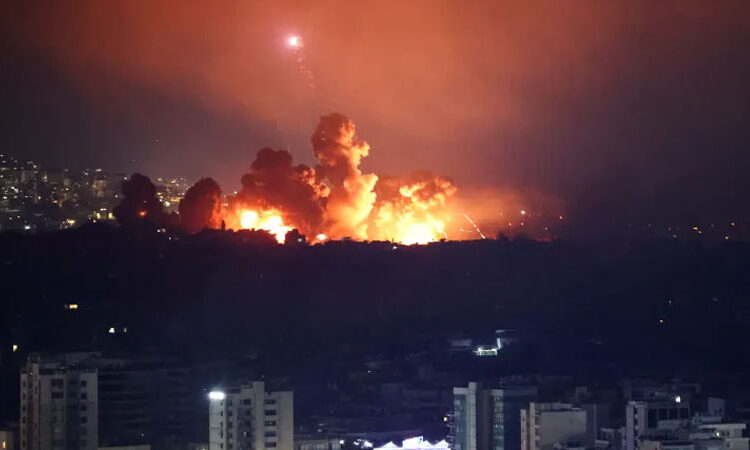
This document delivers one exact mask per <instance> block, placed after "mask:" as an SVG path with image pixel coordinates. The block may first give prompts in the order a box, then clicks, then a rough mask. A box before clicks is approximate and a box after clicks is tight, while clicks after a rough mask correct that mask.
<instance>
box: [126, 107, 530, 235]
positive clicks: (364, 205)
mask: <svg viewBox="0 0 750 450" xmlns="http://www.w3.org/2000/svg"><path fill="white" fill-rule="evenodd" d="M311 143H312V149H313V153H314V155H315V157H316V159H317V160H318V163H317V164H316V165H315V166H313V167H309V166H306V165H304V164H298V165H295V164H294V162H293V161H292V156H291V155H290V154H289V153H288V152H286V151H283V150H274V149H271V148H264V149H261V150H260V151H259V152H258V154H257V156H256V158H255V161H253V163H252V164H251V166H250V171H249V172H248V173H246V174H244V175H243V176H242V178H241V184H242V186H241V187H240V189H239V190H238V191H236V193H235V194H232V195H222V191H221V188H220V187H219V185H218V184H217V183H216V182H215V181H214V180H212V179H210V178H204V179H202V180H200V181H199V182H197V183H196V184H195V185H193V186H192V187H191V188H190V189H189V190H188V192H187V193H186V195H185V198H184V199H183V201H182V202H181V203H180V207H179V222H180V224H181V226H182V228H184V229H185V230H186V231H188V232H190V233H195V232H197V231H200V230H202V229H206V228H208V229H219V228H226V229H230V230H242V229H247V230H264V231H267V232H269V233H270V234H271V235H273V236H274V237H275V238H276V240H277V241H278V242H280V243H282V242H284V241H285V238H286V235H287V233H288V232H290V231H292V230H298V232H299V233H301V234H303V235H305V236H308V237H309V240H311V241H312V242H321V241H325V240H328V239H334V240H339V239H353V240H360V241H392V242H396V243H400V244H406V245H411V244H426V243H429V242H434V241H438V240H441V239H453V240H458V239H480V238H481V239H484V238H485V235H484V233H482V231H481V229H480V226H478V225H477V223H475V222H474V221H473V220H472V219H471V217H469V215H468V214H474V211H470V210H467V209H466V208H470V207H471V206H469V205H461V206H459V204H460V201H459V200H458V199H456V197H455V194H456V192H457V188H456V186H455V185H454V184H453V182H452V181H451V180H450V179H449V178H447V177H443V176H437V175H434V174H431V173H429V172H426V171H418V172H414V173H412V174H410V175H407V176H378V175H376V174H373V173H363V171H362V170H361V168H360V164H361V162H362V160H363V159H364V158H366V157H367V155H368V154H369V152H370V146H369V145H368V144H367V142H365V141H363V140H360V139H359V138H358V137H357V134H356V128H355V125H354V123H353V122H352V121H351V120H349V119H348V118H347V117H346V116H344V115H342V114H338V113H332V114H329V115H327V116H323V117H322V118H321V119H320V122H319V123H318V126H317V127H316V128H315V131H314V132H313V135H312V137H311ZM141 178H145V177H143V176H141V175H138V176H134V178H133V180H134V181H138V182H139V186H140V185H143V184H148V183H144V181H143V180H141ZM146 180H147V178H146ZM131 184H132V183H131ZM124 187H126V186H124ZM127 187H128V188H129V189H128V190H127V192H125V191H124V193H125V194H126V195H125V199H124V200H123V204H125V205H126V206H127V208H125V207H121V208H120V209H119V211H121V212H128V211H136V212H137V213H138V214H139V216H138V217H133V218H132V219H133V220H138V219H143V218H150V219H152V220H154V219H155V218H157V219H158V218H159V217H161V212H160V210H159V209H158V208H155V207H154V201H156V202H157V203H158V200H155V199H154V198H152V197H153V196H152V195H149V193H150V192H151V190H149V189H148V186H145V187H144V186H140V187H139V188H138V189H133V188H132V187H131V186H129V185H128V186H127ZM130 191H134V193H132V194H130V195H128V193H129V192H130ZM140 193H144V195H136V194H140ZM483 197H487V196H486V195H484V196H483ZM472 203H473V204H476V203H478V202H476V201H472ZM464 206H466V208H465V207H464ZM481 209H482V211H483V212H484V211H487V210H494V209H496V208H495V205H493V206H492V207H489V208H487V207H482V208H481ZM496 213H497V214H499V215H498V217H500V220H503V221H504V220H506V219H505V218H504V217H501V216H503V213H502V212H501V211H497V212H495V211H493V212H492V214H496ZM521 215H522V216H523V220H527V219H528V217H526V216H527V213H526V210H521ZM173 219H174V218H173ZM118 220H120V222H121V223H129V222H132V221H133V220H130V219H128V218H127V217H122V218H121V217H118ZM159 222H161V221H159ZM509 225H512V224H510V223H509ZM520 225H521V226H523V225H524V222H523V221H520Z"/></svg>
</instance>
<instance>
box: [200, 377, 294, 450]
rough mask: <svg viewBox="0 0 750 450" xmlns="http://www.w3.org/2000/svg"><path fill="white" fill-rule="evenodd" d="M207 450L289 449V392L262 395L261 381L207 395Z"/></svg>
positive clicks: (291, 414) (291, 443) (291, 432)
mask: <svg viewBox="0 0 750 450" xmlns="http://www.w3.org/2000/svg"><path fill="white" fill-rule="evenodd" d="M208 433H209V434H208V441H209V443H208V448H209V450H251V449H252V450H293V448H294V404H293V397H292V392H288V391H284V392H266V391H265V385H264V383H263V382H262V381H255V382H252V383H250V384H243V385H240V386H233V387H229V388H227V389H223V390H214V391H211V393H210V394H209V430H208Z"/></svg>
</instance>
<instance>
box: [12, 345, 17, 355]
mask: <svg viewBox="0 0 750 450" xmlns="http://www.w3.org/2000/svg"><path fill="white" fill-rule="evenodd" d="M11 349H12V350H13V353H15V352H17V351H18V344H13V346H12V347H11Z"/></svg>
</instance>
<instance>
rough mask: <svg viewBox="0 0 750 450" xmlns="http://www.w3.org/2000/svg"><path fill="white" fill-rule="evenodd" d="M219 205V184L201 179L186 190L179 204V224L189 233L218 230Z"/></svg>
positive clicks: (220, 217)
mask: <svg viewBox="0 0 750 450" xmlns="http://www.w3.org/2000/svg"><path fill="white" fill-rule="evenodd" d="M221 203H222V202H221V188H220V187H219V184H218V183H216V181H214V180H213V179H211V178H203V179H201V180H200V181H198V182H197V183H195V184H194V185H193V186H192V187H191V188H190V189H188V190H187V192H186V193H185V197H184V198H183V199H182V201H181V202H180V208H179V211H180V224H181V225H182V227H183V228H184V229H185V231H187V232H189V233H197V232H198V231H201V230H203V229H204V228H214V229H216V228H220V227H221V221H222V208H221Z"/></svg>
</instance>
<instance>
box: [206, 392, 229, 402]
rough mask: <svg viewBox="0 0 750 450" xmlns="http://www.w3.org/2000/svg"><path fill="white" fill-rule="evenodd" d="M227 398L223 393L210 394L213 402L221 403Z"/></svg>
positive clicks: (209, 396)
mask: <svg viewBox="0 0 750 450" xmlns="http://www.w3.org/2000/svg"><path fill="white" fill-rule="evenodd" d="M226 397H227V394H225V393H224V392H223V391H211V392H209V393H208V399H209V400H213V401H221V400H224V399H225V398H226Z"/></svg>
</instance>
